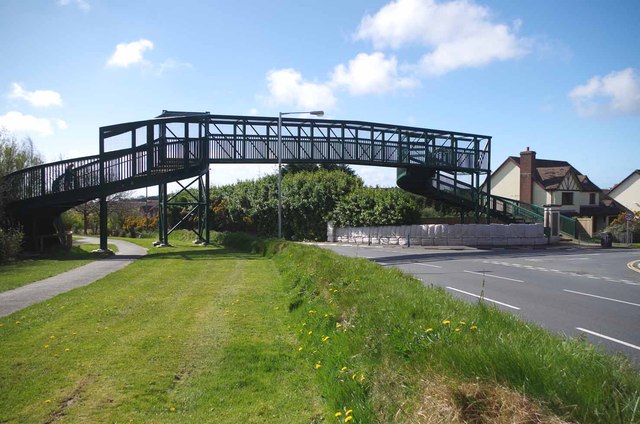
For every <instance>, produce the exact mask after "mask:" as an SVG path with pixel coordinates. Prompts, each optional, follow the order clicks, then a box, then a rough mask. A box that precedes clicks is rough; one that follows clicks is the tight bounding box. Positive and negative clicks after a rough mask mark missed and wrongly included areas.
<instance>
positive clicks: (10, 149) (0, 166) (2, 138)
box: [0, 129, 43, 178]
mask: <svg viewBox="0 0 640 424" xmlns="http://www.w3.org/2000/svg"><path fill="white" fill-rule="evenodd" d="M42 163H43V161H42V156H41V155H40V153H39V152H38V151H37V150H36V149H35V147H34V146H33V140H31V138H30V137H25V138H23V139H22V140H21V141H18V140H17V139H16V137H15V136H13V135H11V134H10V133H9V132H7V131H6V130H3V129H0V178H1V177H4V176H5V175H8V174H10V173H12V172H15V171H19V170H21V169H24V168H28V167H30V166H36V165H40V164H42Z"/></svg>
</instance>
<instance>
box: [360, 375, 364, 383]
mask: <svg viewBox="0 0 640 424" xmlns="http://www.w3.org/2000/svg"><path fill="white" fill-rule="evenodd" d="M363 381H364V374H360V382H361V383H362V382H363Z"/></svg>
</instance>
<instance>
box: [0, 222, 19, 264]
mask: <svg viewBox="0 0 640 424" xmlns="http://www.w3.org/2000/svg"><path fill="white" fill-rule="evenodd" d="M23 238H24V234H22V231H20V230H19V229H17V228H9V229H7V230H3V229H2V228H0V263H4V262H10V261H14V260H16V259H17V258H18V255H19V254H20V251H21V250H22V239H23Z"/></svg>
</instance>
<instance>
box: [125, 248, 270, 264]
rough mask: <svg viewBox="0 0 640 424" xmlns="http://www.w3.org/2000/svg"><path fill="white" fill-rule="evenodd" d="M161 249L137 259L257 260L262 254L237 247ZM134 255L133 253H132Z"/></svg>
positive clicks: (261, 257)
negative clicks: (243, 250) (244, 250)
mask: <svg viewBox="0 0 640 424" xmlns="http://www.w3.org/2000/svg"><path fill="white" fill-rule="evenodd" d="M161 249H162V250H157V251H151V252H150V253H149V254H147V255H145V256H140V257H138V258H139V260H142V261H146V260H153V259H182V260H186V261H204V260H207V261H211V260H213V261H221V260H239V259H241V260H249V261H253V260H259V259H263V256H262V255H260V254H257V253H248V252H242V251H240V250H237V249H229V248H226V247H225V248H214V249H211V248H206V247H203V248H197V249H189V250H184V249H182V248H181V249H180V250H175V251H172V250H171V249H173V248H172V247H163V248H161ZM132 256H134V255H132Z"/></svg>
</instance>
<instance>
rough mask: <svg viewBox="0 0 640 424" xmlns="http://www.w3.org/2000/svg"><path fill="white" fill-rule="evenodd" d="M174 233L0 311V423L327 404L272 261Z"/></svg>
mask: <svg viewBox="0 0 640 424" xmlns="http://www.w3.org/2000/svg"><path fill="white" fill-rule="evenodd" d="M136 242H137V243H140V244H142V245H145V244H146V247H150V245H151V241H150V240H142V241H140V240H137V241H136ZM174 244H175V246H174V247H172V248H163V249H154V248H150V251H149V254H148V255H147V256H145V257H144V258H141V259H139V260H137V261H135V262H134V263H133V264H131V265H129V266H128V267H126V268H124V269H123V270H121V271H119V272H116V273H113V274H110V275H109V276H107V277H105V278H104V279H102V280H100V281H97V282H96V283H93V284H91V285H89V286H86V287H83V288H79V289H76V290H73V291H71V292H68V293H65V294H63V295H60V296H57V297H55V298H53V299H51V300H49V301H46V302H43V303H41V304H38V305H34V306H32V307H29V308H27V309H25V310H22V311H20V312H17V313H15V314H13V315H11V316H9V317H5V318H2V319H0V376H1V378H0V422H48V423H51V422H55V421H58V420H64V422H168V421H170V422H189V423H191V422H220V423H227V422H243V423H244V422H246V423H265V422H272V423H280V422H313V421H314V420H316V419H317V417H319V416H320V415H321V414H322V412H323V411H322V407H321V400H320V398H319V397H318V396H317V394H316V393H318V389H317V387H316V384H315V383H314V380H313V375H312V371H311V370H308V369H306V367H304V366H303V363H302V362H301V361H302V359H301V358H299V357H298V356H297V355H296V350H295V348H296V346H297V344H296V341H295V336H294V335H292V334H291V331H290V329H289V328H288V314H287V312H286V308H285V305H286V294H285V290H284V288H283V286H282V282H281V279H280V278H279V275H278V272H277V270H276V268H275V265H274V263H273V262H272V261H270V260H269V259H267V258H264V257H262V256H255V255H247V254H243V253H237V252H231V251H228V250H225V249H220V248H211V247H199V246H193V245H191V243H181V242H174Z"/></svg>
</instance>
